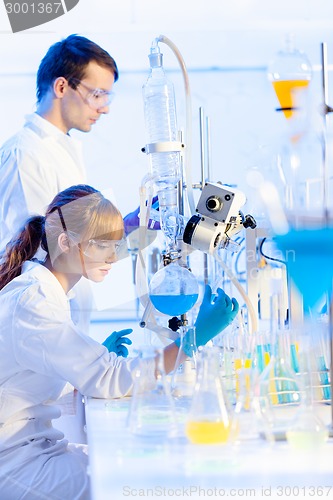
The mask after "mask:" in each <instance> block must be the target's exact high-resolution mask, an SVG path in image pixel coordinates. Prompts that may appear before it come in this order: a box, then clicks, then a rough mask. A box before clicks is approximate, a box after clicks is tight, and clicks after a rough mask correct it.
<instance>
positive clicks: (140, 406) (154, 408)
mask: <svg viewBox="0 0 333 500" xmlns="http://www.w3.org/2000/svg"><path fill="white" fill-rule="evenodd" d="M139 358H140V363H139V367H138V370H137V371H136V373H135V380H134V387H133V396H132V399H131V404H130V408H129V413H128V417H127V423H128V426H129V429H130V431H131V432H132V433H133V434H136V435H139V436H147V437H156V436H157V437H159V438H163V437H164V438H168V437H172V436H174V435H175V433H176V415H175V407H174V402H173V399H172V396H171V393H170V387H169V385H168V383H167V381H166V377H165V372H164V361H163V350H162V349H157V348H156V347H154V346H152V345H147V346H143V347H141V349H140V351H139Z"/></svg>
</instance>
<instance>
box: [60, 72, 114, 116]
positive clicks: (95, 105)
mask: <svg viewBox="0 0 333 500" xmlns="http://www.w3.org/2000/svg"><path fill="white" fill-rule="evenodd" d="M72 83H73V84H74V85H81V86H82V87H84V88H85V89H86V90H87V94H86V95H85V96H84V95H82V94H81V92H80V90H79V88H78V87H76V88H73V90H77V92H78V93H79V95H80V96H81V98H82V99H83V101H84V102H85V103H86V104H88V106H90V107H91V108H92V109H100V108H104V107H105V106H109V105H110V103H111V102H112V100H113V98H114V95H115V94H114V92H112V91H107V90H102V89H99V88H95V89H92V88H91V87H88V85H86V84H85V83H83V82H81V80H79V79H77V78H70V80H69V84H70V85H71V84H72Z"/></svg>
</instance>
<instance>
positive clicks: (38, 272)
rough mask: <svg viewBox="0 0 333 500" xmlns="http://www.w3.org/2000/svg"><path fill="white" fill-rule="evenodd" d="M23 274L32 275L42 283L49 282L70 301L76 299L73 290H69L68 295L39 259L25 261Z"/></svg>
mask: <svg viewBox="0 0 333 500" xmlns="http://www.w3.org/2000/svg"><path fill="white" fill-rule="evenodd" d="M23 273H30V274H32V275H33V276H34V277H36V278H37V279H40V280H41V281H48V282H50V283H52V286H54V287H56V288H57V289H58V291H59V292H60V293H61V292H62V293H63V294H64V295H65V296H66V297H67V299H68V300H71V299H73V298H74V297H75V292H74V291H73V290H69V292H68V293H67V294H66V293H65V290H64V289H63V288H62V286H61V285H60V283H59V281H58V280H57V278H56V277H55V276H54V274H53V273H51V271H50V270H49V269H47V267H45V266H43V265H42V263H41V262H40V261H39V260H37V259H32V260H27V261H25V262H24V263H23V266H22V274H23Z"/></svg>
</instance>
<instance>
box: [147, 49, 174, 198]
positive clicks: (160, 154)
mask: <svg viewBox="0 0 333 500" xmlns="http://www.w3.org/2000/svg"><path fill="white" fill-rule="evenodd" d="M148 57H149V62H150V68H151V71H150V75H149V77H148V79H147V81H146V83H145V84H144V85H143V89H142V90H143V99H144V113H145V122H146V131H147V138H148V141H147V146H146V153H148V154H149V157H150V164H151V172H152V174H153V176H154V179H155V184H156V186H157V189H158V190H161V189H165V188H170V189H171V188H174V187H175V185H176V184H177V182H178V181H179V180H180V178H181V169H180V149H181V148H180V143H179V142H177V139H178V129H177V119H176V104H175V94H174V87H173V84H172V83H171V82H170V81H169V80H168V79H167V77H166V75H165V72H164V69H163V65H162V64H163V63H162V61H163V55H162V54H161V53H160V50H159V47H158V45H156V46H152V48H151V52H150V55H149V56H148Z"/></svg>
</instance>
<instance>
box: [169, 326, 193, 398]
mask: <svg viewBox="0 0 333 500" xmlns="http://www.w3.org/2000/svg"><path fill="white" fill-rule="evenodd" d="M179 335H180V345H179V351H178V356H177V359H176V362H175V368H174V370H173V373H172V378H171V393H172V396H173V397H174V398H175V399H176V400H177V402H178V403H184V404H185V405H187V406H189V404H190V401H191V399H192V396H193V393H194V387H195V382H196V358H197V345H196V340H195V327H194V326H182V327H181V328H180V331H179Z"/></svg>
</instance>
